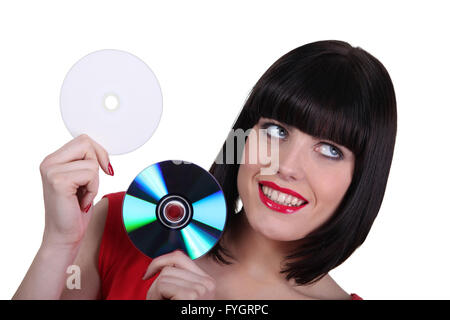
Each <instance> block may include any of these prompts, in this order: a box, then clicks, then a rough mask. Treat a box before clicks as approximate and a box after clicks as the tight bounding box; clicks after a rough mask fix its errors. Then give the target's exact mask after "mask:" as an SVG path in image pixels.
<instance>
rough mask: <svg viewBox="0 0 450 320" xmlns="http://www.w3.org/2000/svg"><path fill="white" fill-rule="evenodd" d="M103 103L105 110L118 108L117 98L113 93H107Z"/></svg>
mask: <svg viewBox="0 0 450 320" xmlns="http://www.w3.org/2000/svg"><path fill="white" fill-rule="evenodd" d="M103 105H104V107H105V108H106V110H109V111H114V110H117V108H119V98H118V97H117V96H116V95H115V94H112V93H110V94H107V95H106V96H105V99H104V100H103Z"/></svg>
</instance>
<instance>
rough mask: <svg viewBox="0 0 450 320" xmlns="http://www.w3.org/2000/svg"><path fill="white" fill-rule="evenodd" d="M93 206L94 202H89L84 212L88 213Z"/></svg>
mask: <svg viewBox="0 0 450 320" xmlns="http://www.w3.org/2000/svg"><path fill="white" fill-rule="evenodd" d="M91 206H92V202H91V203H89V205H88V206H87V207H86V208H85V209H84V210H83V212H84V213H88V211H89V209H90V208H91Z"/></svg>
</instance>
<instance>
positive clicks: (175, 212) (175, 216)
mask: <svg viewBox="0 0 450 320" xmlns="http://www.w3.org/2000/svg"><path fill="white" fill-rule="evenodd" d="M164 215H165V216H166V218H167V219H168V220H169V221H171V222H177V221H179V220H180V219H182V218H183V216H184V207H183V206H182V205H180V204H178V203H169V204H168V205H167V206H166V207H165V208H164Z"/></svg>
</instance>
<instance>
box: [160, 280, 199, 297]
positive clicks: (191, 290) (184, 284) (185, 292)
mask: <svg viewBox="0 0 450 320" xmlns="http://www.w3.org/2000/svg"><path fill="white" fill-rule="evenodd" d="M165 286H170V288H175V286H176V292H175V294H174V295H173V296H172V299H181V300H193V299H197V298H199V297H202V296H204V295H205V294H206V292H207V288H206V287H205V285H203V284H202V283H200V282H195V281H190V280H186V279H181V278H178V277H172V276H162V277H161V276H160V278H159V280H158V289H159V291H162V292H166V293H168V292H169V291H170V292H172V290H166V289H165Z"/></svg>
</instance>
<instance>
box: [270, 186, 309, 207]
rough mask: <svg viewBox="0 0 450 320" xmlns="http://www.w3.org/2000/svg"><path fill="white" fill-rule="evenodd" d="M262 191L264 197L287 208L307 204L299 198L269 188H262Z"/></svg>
mask: <svg viewBox="0 0 450 320" xmlns="http://www.w3.org/2000/svg"><path fill="white" fill-rule="evenodd" d="M262 191H263V193H264V195H265V196H267V197H268V198H270V199H271V200H272V201H274V202H276V203H279V204H282V205H285V206H291V207H293V206H300V205H301V204H303V203H304V202H305V201H303V200H300V199H299V198H297V197H294V196H293V195H290V194H286V193H283V192H280V191H278V190H274V189H272V188H270V187H268V186H262Z"/></svg>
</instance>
